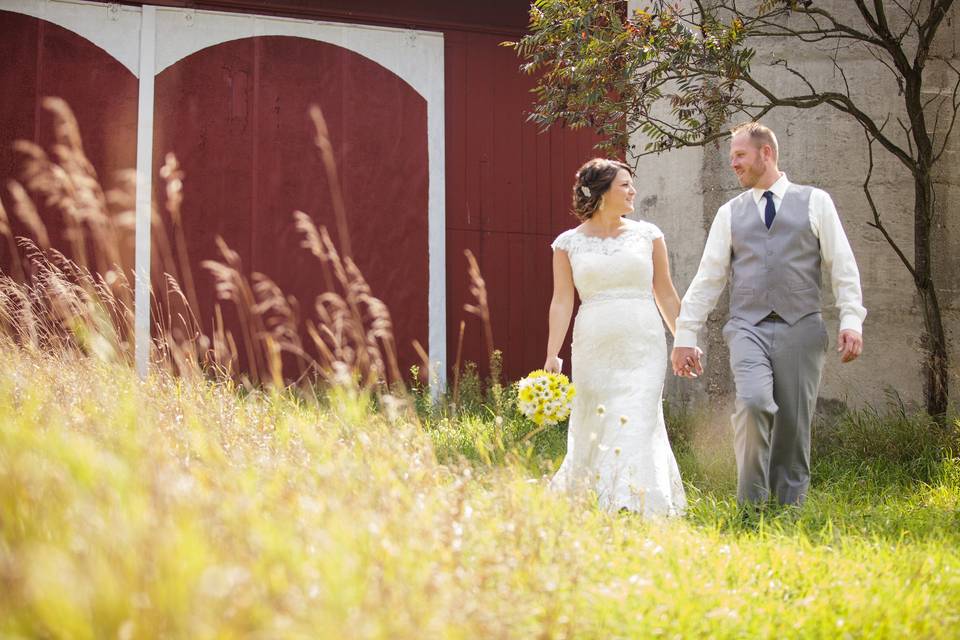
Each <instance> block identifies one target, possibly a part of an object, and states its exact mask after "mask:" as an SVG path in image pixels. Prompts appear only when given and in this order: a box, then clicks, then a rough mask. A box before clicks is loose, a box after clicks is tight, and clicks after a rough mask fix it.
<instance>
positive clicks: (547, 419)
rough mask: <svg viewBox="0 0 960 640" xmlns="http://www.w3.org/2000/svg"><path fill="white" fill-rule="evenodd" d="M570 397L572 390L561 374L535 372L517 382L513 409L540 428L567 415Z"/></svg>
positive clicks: (571, 397)
mask: <svg viewBox="0 0 960 640" xmlns="http://www.w3.org/2000/svg"><path fill="white" fill-rule="evenodd" d="M574 395H576V389H574V388H573V385H572V384H571V383H570V380H569V379H568V378H567V376H565V375H563V374H562V373H547V372H546V371H544V370H543V369H537V370H536V371H534V372H532V373H531V374H530V375H528V376H527V377H526V378H523V379H521V380H520V381H519V382H517V408H518V409H520V413H522V414H523V415H525V416H526V417H527V418H529V419H530V420H532V421H533V422H535V423H536V424H537V425H540V426H543V425H545V424H547V425H553V424H557V423H558V422H560V421H561V420H563V419H564V418H566V417H567V416H568V415H570V403H571V401H572V400H573V396H574Z"/></svg>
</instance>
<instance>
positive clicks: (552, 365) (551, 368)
mask: <svg viewBox="0 0 960 640" xmlns="http://www.w3.org/2000/svg"><path fill="white" fill-rule="evenodd" d="M562 364H563V363H562V362H560V358H558V357H557V356H550V357H549V358H547V361H546V362H544V363H543V370H544V371H546V372H547V373H560V367H561V366H562Z"/></svg>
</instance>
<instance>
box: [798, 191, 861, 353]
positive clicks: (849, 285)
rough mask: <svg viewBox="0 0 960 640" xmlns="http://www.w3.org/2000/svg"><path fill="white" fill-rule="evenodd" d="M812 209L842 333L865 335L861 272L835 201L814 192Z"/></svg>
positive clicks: (823, 194)
mask: <svg viewBox="0 0 960 640" xmlns="http://www.w3.org/2000/svg"><path fill="white" fill-rule="evenodd" d="M810 204H811V209H813V212H814V213H815V214H817V215H816V219H817V222H818V223H819V227H820V228H819V233H818V235H819V237H820V253H821V258H822V260H823V264H824V266H825V267H826V270H827V273H829V274H830V283H831V286H832V288H833V297H834V298H835V299H836V301H837V309H838V310H839V312H840V330H841V331H843V330H844V329H853V330H854V331H856V332H857V333H859V334H861V335H862V334H863V320H864V318H866V317H867V310H866V308H864V306H863V292H862V290H861V288H860V270H859V269H858V268H857V261H856V258H854V257H853V249H851V248H850V242H849V240H847V234H846V233H844V231H843V225H842V224H841V223H840V216H839V215H838V214H837V208H836V206H834V204H833V199H832V198H831V197H830V195H829V194H827V193H826V192H825V191H821V190H820V189H815V190H814V192H813V194H812V196H811V203H810Z"/></svg>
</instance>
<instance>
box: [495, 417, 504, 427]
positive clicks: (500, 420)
mask: <svg viewBox="0 0 960 640" xmlns="http://www.w3.org/2000/svg"><path fill="white" fill-rule="evenodd" d="M493 424H495V425H497V426H498V427H502V426H503V416H497V417H496V418H494V419H493Z"/></svg>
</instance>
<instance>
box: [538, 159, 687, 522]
mask: <svg viewBox="0 0 960 640" xmlns="http://www.w3.org/2000/svg"><path fill="white" fill-rule="evenodd" d="M636 193H637V192H636V189H634V187H633V173H632V171H631V169H630V167H629V166H628V165H626V164H624V163H622V162H617V161H615V160H604V159H602V158H596V159H593V160H590V161H589V162H587V163H586V164H585V165H583V166H582V167H581V168H580V170H579V171H578V172H577V179H576V182H575V184H574V186H573V212H574V215H576V216H577V218H579V219H580V220H582V224H580V226H578V227H576V228H575V229H569V230H567V231H564V232H563V233H561V234H560V235H559V236H558V237H557V239H556V240H554V242H553V244H552V245H551V246H552V247H553V249H554V254H553V300H552V301H551V303H550V336H549V339H548V341H547V359H546V362H545V363H544V367H543V368H544V369H545V370H547V371H552V372H559V371H560V359H559V358H558V357H557V356H558V354H559V353H560V347H561V346H562V345H563V340H564V338H565V337H566V334H567V328H568V327H569V325H570V317H571V315H572V313H573V298H574V295H573V293H574V287H576V291H577V292H578V293H579V295H580V301H581V304H580V309H579V311H578V312H577V317H576V321H575V322H574V326H573V343H572V345H571V360H572V362H571V369H572V374H573V375H572V380H573V384H574V386H575V387H576V390H577V394H576V396H575V398H574V401H573V407H572V410H571V414H570V423H569V424H570V426H569V432H568V435H567V455H566V457H565V458H564V460H563V464H562V465H561V466H560V469H559V471H557V473H556V475H555V476H554V478H553V480H552V481H551V486H552V487H553V488H555V489H559V490H562V491H568V492H570V491H577V490H584V489H586V490H592V491H593V492H594V493H595V494H596V496H597V498H598V500H599V502H600V505H601V506H602V507H604V508H606V509H609V510H620V509H627V510H630V511H635V512H638V513H642V514H644V515H678V514H680V513H682V512H683V510H684V508H685V507H686V497H685V495H684V491H683V484H682V482H681V481H680V472H679V470H678V468H677V462H676V459H675V458H674V456H673V451H672V450H671V449H670V443H669V441H668V440H667V431H666V427H665V426H664V422H663V404H662V399H661V398H662V396H661V394H662V391H663V379H664V374H665V372H666V368H667V346H666V340H665V338H664V331H663V324H662V323H661V320H660V319H661V317H662V318H663V321H664V322H665V323H666V324H667V326H668V327H669V329H670V332H671V333H673V332H674V331H675V329H676V327H675V323H676V319H677V314H678V313H679V310H680V299H679V297H678V296H677V292H676V289H674V286H673V281H672V280H671V278H670V266H669V262H668V259H667V247H666V244H665V243H664V241H663V234H662V233H661V232H660V230H659V229H658V228H657V227H656V226H654V225H653V224H650V223H649V222H639V221H634V220H629V219H626V218H624V217H623V216H624V215H626V214H628V213H630V212H632V211H633V199H634V196H635V195H636ZM658 309H659V313H658V312H657V310H658ZM691 364H692V363H691Z"/></svg>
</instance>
